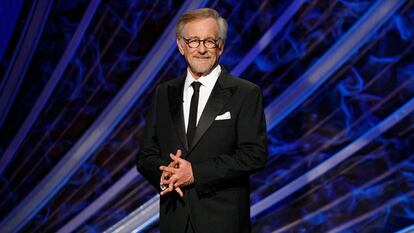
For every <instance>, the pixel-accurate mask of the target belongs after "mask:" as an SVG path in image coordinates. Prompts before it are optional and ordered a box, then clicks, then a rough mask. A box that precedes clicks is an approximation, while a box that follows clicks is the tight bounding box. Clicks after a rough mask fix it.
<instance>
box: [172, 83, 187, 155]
mask: <svg viewBox="0 0 414 233" xmlns="http://www.w3.org/2000/svg"><path fill="white" fill-rule="evenodd" d="M184 81H185V78H180V79H179V80H177V82H174V83H173V84H171V85H170V86H168V101H169V105H170V112H171V118H172V120H173V125H174V127H175V129H176V132H177V135H178V138H179V139H180V141H181V143H182V145H183V146H184V148H185V150H186V151H188V143H187V137H186V135H185V126H184V115H183V88H184Z"/></svg>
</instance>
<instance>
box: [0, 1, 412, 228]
mask: <svg viewBox="0 0 414 233" xmlns="http://www.w3.org/2000/svg"><path fill="white" fill-rule="evenodd" d="M200 7H212V8H215V9H216V10H218V11H219V12H220V13H221V14H222V15H223V16H224V17H225V18H226V19H227V20H228V23H229V30H228V39H227V41H226V47H225V52H224V54H223V56H222V58H221V61H220V62H221V64H223V65H224V67H225V68H226V69H227V70H229V71H230V72H232V73H233V74H235V75H238V76H240V77H241V78H243V79H246V80H249V81H252V82H254V83H256V84H258V85H259V86H260V87H261V88H262V90H263V94H264V98H265V107H266V109H265V111H266V118H267V124H268V134H269V152H270V154H269V160H268V163H267V167H266V168H265V169H264V170H262V171H260V172H258V173H257V174H255V175H253V176H252V177H251V190H252V191H251V195H250V198H251V201H252V207H251V218H252V228H253V232H255V233H262V232H263V233H265V232H266V233H267V232H303V233H305V232H397V231H401V232H409V231H410V228H414V227H413V226H414V225H413V224H414V127H413V125H414V113H413V111H414V1H411V0H405V1H404V0H332V1H322V0H280V1H272V0H263V1H247V0H246V1H242V0H222V1H219V0H192V1H191V0H184V1H178V0H171V1H167V0H165V1H164V0H163V1H159V0H158V1H157V0H121V1H118V0H60V1H53V0H37V1H13V0H6V1H1V3H0V16H1V18H0V20H1V23H0V25H2V26H1V28H0V29H1V35H0V38H1V43H0V46H1V48H0V62H1V63H0V127H1V129H0V132H1V133H0V232H91V233H92V232H103V231H105V230H108V229H109V230H108V231H109V232H113V231H116V230H120V229H121V227H122V226H124V227H125V228H124V229H129V230H128V231H130V230H131V231H132V230H134V229H135V230H136V231H142V232H159V223H158V214H157V213H158V212H157V208H158V198H159V197H158V194H157V193H156V191H155V190H154V189H153V188H152V187H151V186H150V185H149V184H148V183H147V182H146V181H145V180H144V179H143V177H142V176H141V175H140V174H139V173H138V172H137V171H136V169H135V155H136V153H137V151H138V150H139V142H140V139H141V135H142V129H143V126H144V117H145V115H146V113H147V110H148V106H149V104H150V100H151V96H152V94H153V92H154V89H155V87H156V86H157V85H158V84H159V83H161V82H164V81H167V80H170V79H174V78H176V77H178V76H181V75H183V74H185V67H186V65H185V63H184V60H183V58H182V57H181V55H180V54H179V52H178V50H177V49H176V44H175V31H174V26H175V22H176V20H177V17H178V16H179V15H181V14H182V13H183V12H185V11H188V10H190V9H195V8H200ZM3 25H5V26H3ZM120 232H124V231H123V230H120Z"/></svg>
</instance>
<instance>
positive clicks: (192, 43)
mask: <svg viewBox="0 0 414 233" xmlns="http://www.w3.org/2000/svg"><path fill="white" fill-rule="evenodd" d="M183 40H184V42H185V43H186V44H187V45H188V47H190V48H192V49H195V48H198V46H200V44H201V42H203V45H204V47H206V48H208V49H214V48H217V47H218V43H217V42H218V41H219V40H214V39H205V40H199V39H187V38H184V37H183Z"/></svg>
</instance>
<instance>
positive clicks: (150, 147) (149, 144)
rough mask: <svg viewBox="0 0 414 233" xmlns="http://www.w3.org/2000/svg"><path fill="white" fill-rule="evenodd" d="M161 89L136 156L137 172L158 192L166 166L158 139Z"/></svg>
mask: <svg viewBox="0 0 414 233" xmlns="http://www.w3.org/2000/svg"><path fill="white" fill-rule="evenodd" d="M158 92H159V88H157V89H156V91H155V95H154V99H153V102H152V105H151V107H150V110H149V113H148V115H147V118H146V122H145V127H144V132H143V135H142V137H141V142H140V150H139V152H138V154H137V156H136V165H137V170H138V172H139V173H141V175H142V176H143V177H144V178H145V179H147V180H148V181H149V182H150V183H151V184H152V185H153V186H154V187H155V188H156V189H157V190H158V191H161V189H160V177H161V171H160V170H159V167H160V166H161V165H164V163H163V161H162V159H161V154H160V147H159V144H158V139H157V135H156V129H157V124H156V122H157V121H156V119H157V102H158V95H159V94H158Z"/></svg>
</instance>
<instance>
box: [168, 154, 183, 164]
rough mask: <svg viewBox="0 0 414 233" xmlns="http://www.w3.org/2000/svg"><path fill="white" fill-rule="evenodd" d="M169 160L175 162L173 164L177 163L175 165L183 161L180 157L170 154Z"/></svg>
mask: <svg viewBox="0 0 414 233" xmlns="http://www.w3.org/2000/svg"><path fill="white" fill-rule="evenodd" d="M170 158H171V159H172V160H173V161H174V162H175V163H177V164H180V162H182V161H184V159H182V158H180V157H178V156H175V155H173V154H170Z"/></svg>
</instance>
